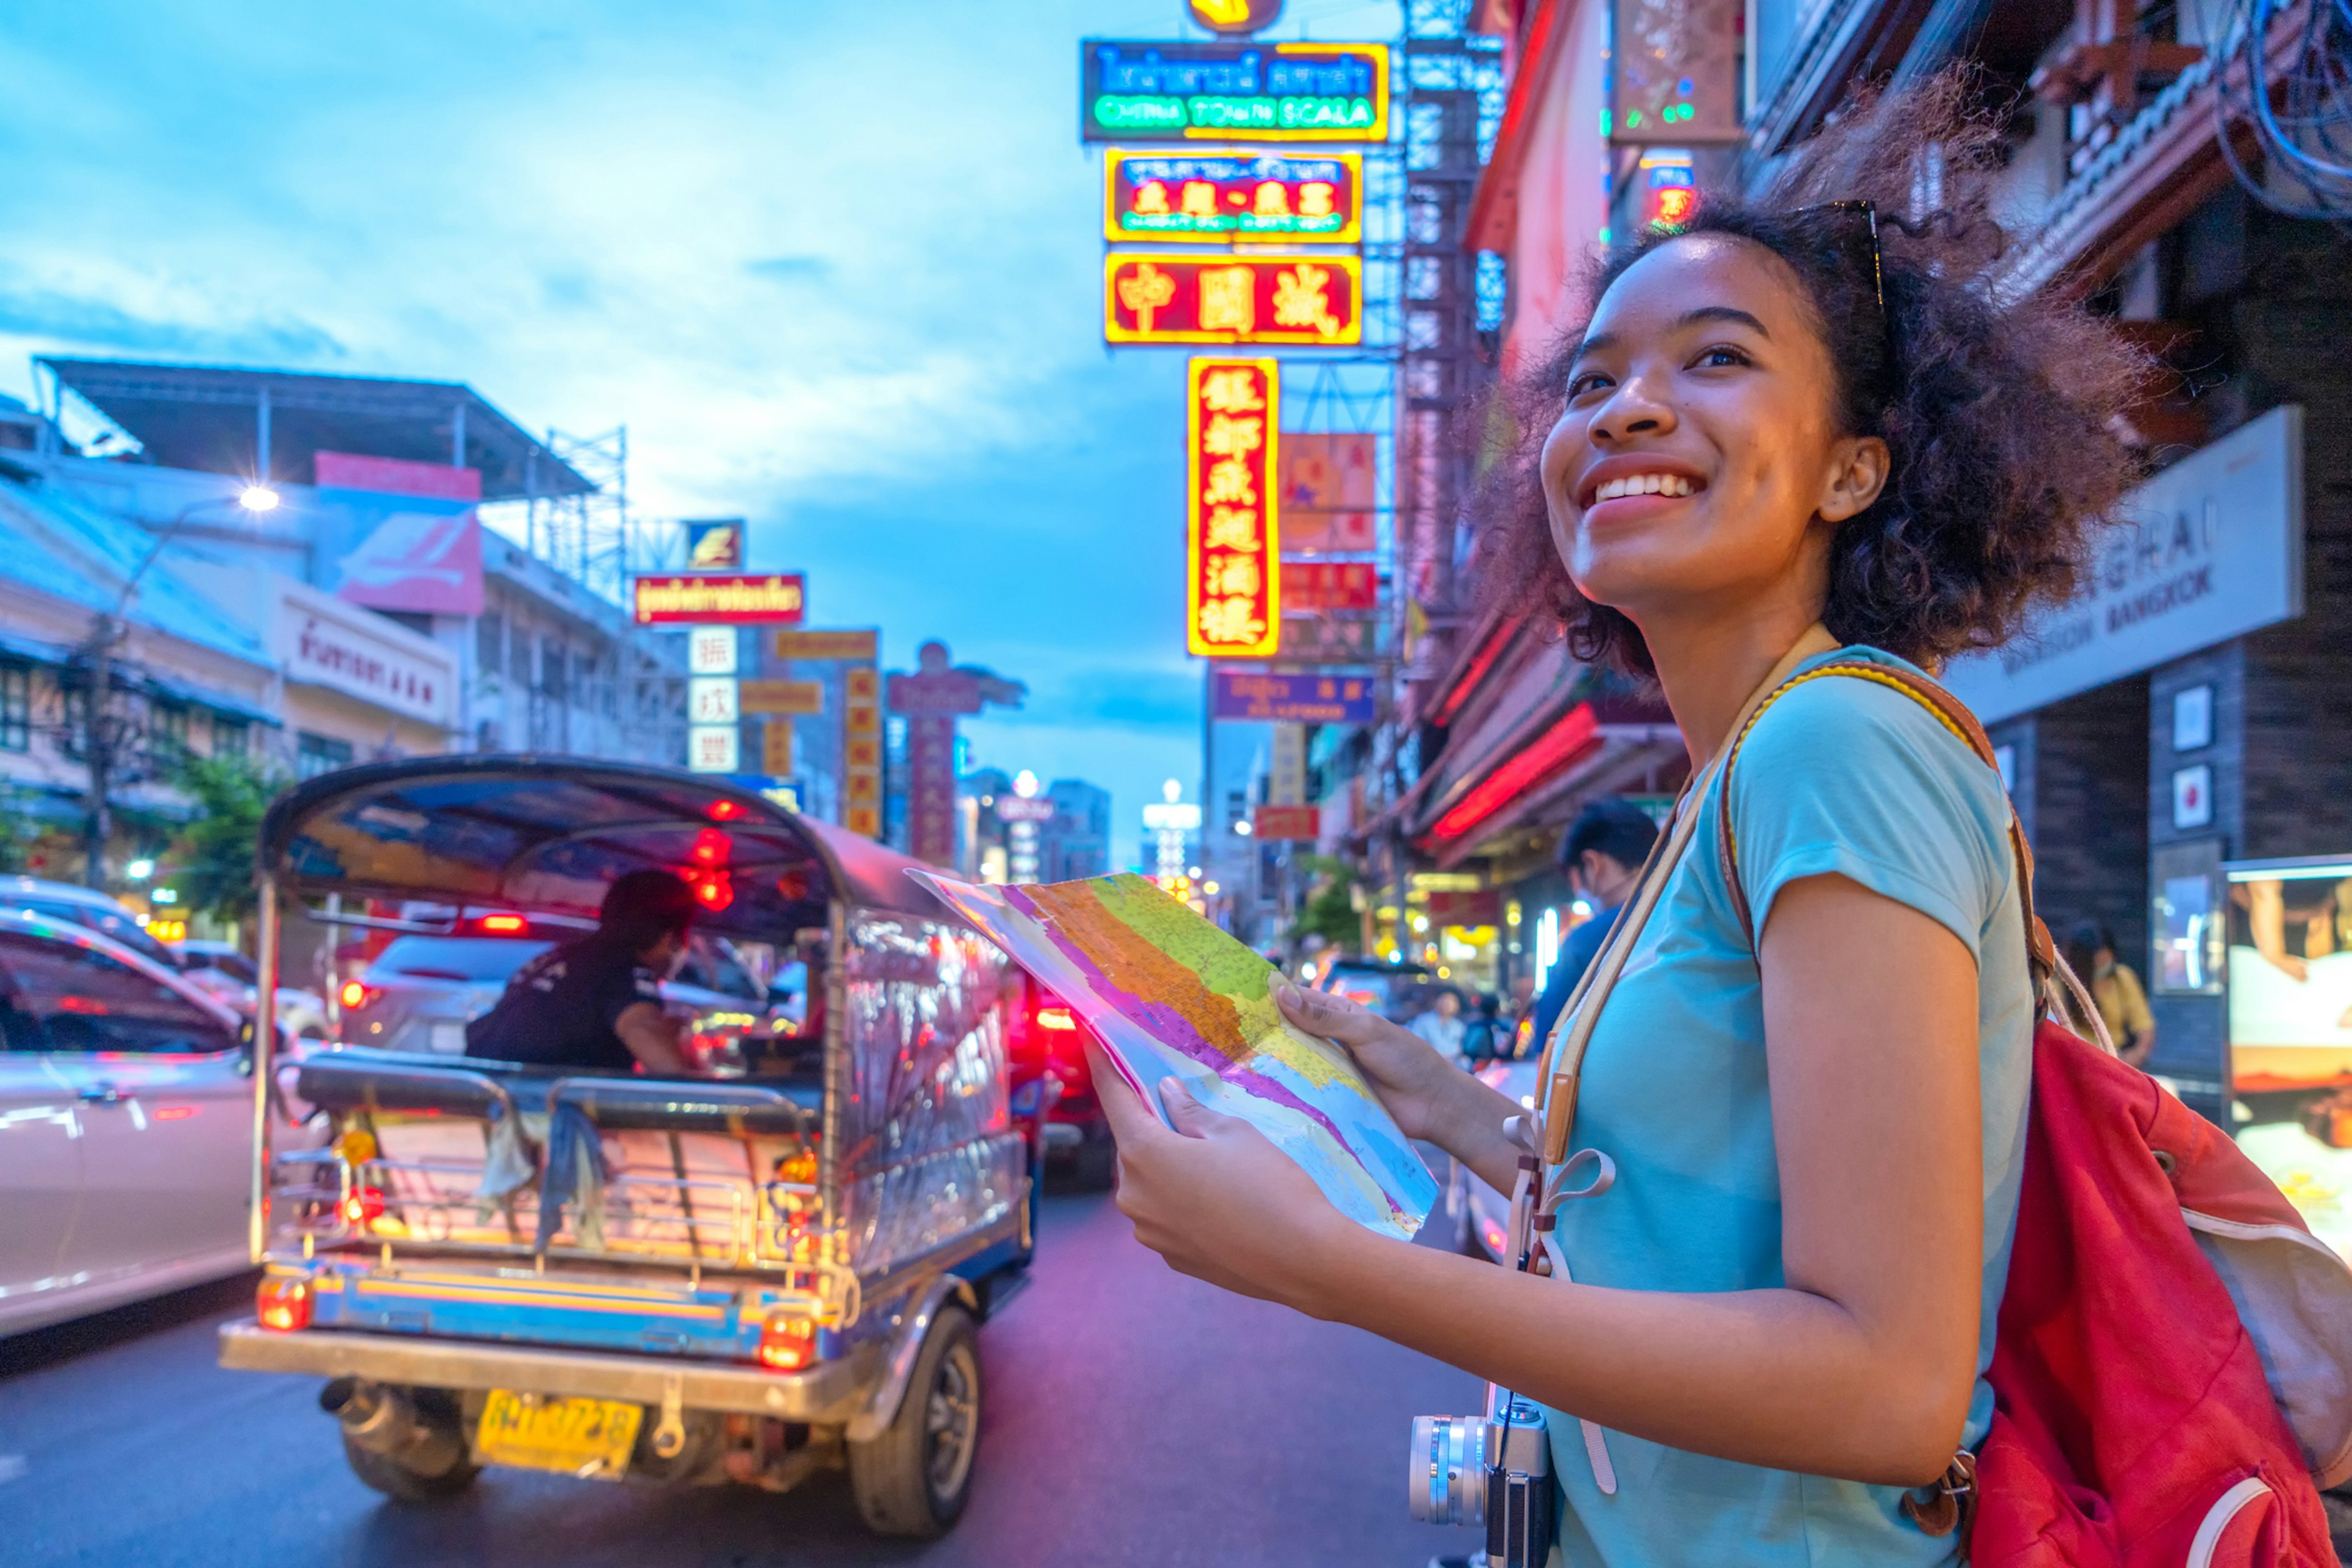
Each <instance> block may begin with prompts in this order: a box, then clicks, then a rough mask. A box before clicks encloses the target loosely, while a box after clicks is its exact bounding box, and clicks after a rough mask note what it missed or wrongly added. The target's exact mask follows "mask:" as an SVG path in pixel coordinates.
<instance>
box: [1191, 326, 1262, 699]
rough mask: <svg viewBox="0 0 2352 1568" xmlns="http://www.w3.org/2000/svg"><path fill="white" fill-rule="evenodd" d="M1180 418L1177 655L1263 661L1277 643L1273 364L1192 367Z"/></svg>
mask: <svg viewBox="0 0 2352 1568" xmlns="http://www.w3.org/2000/svg"><path fill="white" fill-rule="evenodd" d="M1184 409H1185V420H1184V424H1185V441H1184V471H1185V503H1186V504H1185V513H1184V516H1185V551H1184V558H1185V564H1186V577H1185V584H1184V615H1185V625H1184V646H1185V647H1186V648H1187V649H1188V650H1190V651H1191V652H1192V653H1196V654H1199V655H1202V656H1203V657H1204V658H1266V657H1268V656H1270V655H1271V654H1273V652H1274V651H1275V649H1276V647H1278V646H1279V644H1280V643H1281V640H1282V562H1281V557H1280V556H1279V555H1278V554H1277V553H1276V548H1277V542H1278V537H1279V526H1278V523H1277V521H1276V497H1275V485H1274V474H1275V445H1276V437H1275V427H1276V426H1277V425H1278V424H1279V423H1280V416H1281V409H1282V381H1281V366H1280V362H1279V361H1276V360H1270V359H1196V360H1194V361H1192V365H1191V374H1189V376H1188V377H1187V378H1186V382H1185V397H1184Z"/></svg>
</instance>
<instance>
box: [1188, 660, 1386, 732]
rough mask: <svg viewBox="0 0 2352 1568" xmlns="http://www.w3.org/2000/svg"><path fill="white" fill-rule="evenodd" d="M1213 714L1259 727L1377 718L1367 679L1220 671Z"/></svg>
mask: <svg viewBox="0 0 2352 1568" xmlns="http://www.w3.org/2000/svg"><path fill="white" fill-rule="evenodd" d="M1209 710H1210V712H1211V713H1212V714H1213V716H1214V717H1216V718H1219V719H1241V720H1248V721H1256V722H1259V723H1266V722H1274V723H1280V722H1285V721H1288V722H1292V723H1300V724H1369V723H1370V722H1372V721H1373V719H1374V717H1375V716H1376V715H1375V712H1374V700H1373V695H1372V679H1371V677H1370V676H1368V675H1260V674H1256V673H1255V672H1252V671H1248V670H1238V669H1221V670H1218V671H1217V672H1216V684H1215V686H1214V687H1213V689H1212V690H1211V694H1210V703H1209Z"/></svg>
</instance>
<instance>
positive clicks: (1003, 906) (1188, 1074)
mask: <svg viewBox="0 0 2352 1568" xmlns="http://www.w3.org/2000/svg"><path fill="white" fill-rule="evenodd" d="M907 874H908V876H910V877H912V878H914V879H916V880H917V881H919V882H921V883H922V884H923V885H924V886H925V887H927V888H929V889H931V890H932V891H934V892H936V893H938V894H939V896H940V898H942V899H944V900H947V902H948V903H949V904H950V905H951V906H952V907H953V908H954V909H955V910H956V912H957V913H959V914H961V915H962V916H963V917H964V918H965V919H966V920H968V921H971V923H972V924H974V925H976V926H978V927H979V928H980V929H981V930H982V931H984V932H986V933H987V935H988V936H989V938H990V939H991V940H992V941H993V942H995V943H996V945H997V946H999V947H1001V948H1003V950H1004V951H1005V952H1007V953H1009V954H1011V955H1012V957H1013V962H1015V963H1018V964H1020V965H1021V967H1022V968H1024V969H1025V970H1027V971H1028V972H1029V973H1031V974H1032V975H1034V976H1035V977H1036V979H1037V981H1038V983H1039V984H1043V985H1044V986H1045V987H1046V989H1048V990H1050V991H1052V992H1053V993H1054V994H1055V995H1056V996H1057V997H1059V998H1060V999H1061V1000H1062V1001H1063V1002H1066V1003H1067V1004H1068V1005H1070V1007H1071V1008H1072V1009H1073V1010H1075V1011H1076V1013H1077V1014H1078V1016H1080V1017H1082V1018H1084V1019H1085V1020H1086V1021H1087V1025H1088V1026H1090V1027H1091V1028H1092V1029H1093V1030H1094V1032H1095V1034H1096V1036H1097V1037H1098V1038H1099V1039H1100V1040H1101V1041H1102V1043H1103V1045H1104V1046H1105V1047H1108V1051H1109V1054H1110V1057H1111V1058H1112V1060H1113V1061H1114V1062H1116V1063H1117V1065H1118V1069H1119V1071H1120V1073H1121V1074H1123V1075H1124V1076H1125V1077H1126V1079H1127V1081H1128V1082H1129V1084H1130V1085H1132V1086H1133V1087H1134V1088H1135V1089H1136V1090H1137V1092H1138V1093H1139V1094H1141V1095H1142V1096H1143V1099H1144V1102H1145V1103H1146V1104H1148V1105H1150V1106H1151V1107H1153V1108H1154V1109H1155V1110H1160V1115H1161V1117H1162V1118H1163V1119H1165V1117H1166V1115H1167V1112H1166V1110H1165V1109H1164V1108H1162V1107H1161V1106H1160V1088H1159V1086H1160V1080H1161V1079H1167V1078H1173V1079H1176V1080H1177V1081H1178V1082H1179V1083H1181V1084H1182V1085H1183V1086H1184V1087H1185V1088H1186V1089H1190V1090H1191V1091H1192V1098H1193V1099H1195V1100H1199V1101H1200V1102H1201V1103H1202V1104H1203V1105H1205V1106H1208V1107H1209V1108H1210V1109H1212V1110H1219V1111H1223V1112H1224V1113H1225V1114H1226V1115H1228V1116H1238V1117H1240V1118H1242V1119H1243V1120H1244V1121H1247V1122H1249V1123H1250V1125H1252V1126H1253V1127H1255V1128H1256V1129H1257V1130H1258V1131H1261V1132H1263V1133H1265V1135H1266V1137H1267V1138H1268V1139H1269V1140H1271V1141H1272V1142H1273V1143H1274V1145H1275V1147H1276V1148H1278V1149H1280V1150H1281V1151H1282V1152H1284V1153H1286V1154H1287V1155H1289V1156H1290V1157H1291V1158H1292V1159H1293V1160H1295V1161H1297V1163H1298V1165H1299V1167H1300V1168H1301V1169H1302V1170H1304V1171H1306V1173H1307V1174H1308V1175H1309V1176H1312V1177H1313V1178H1314V1179H1315V1183H1316V1184H1317V1185H1318V1186H1319V1187H1321V1188H1322V1189H1323V1192H1324V1194H1326V1195H1327V1196H1328V1197H1329V1198H1330V1200H1331V1202H1332V1203H1333V1204H1334V1205H1337V1206H1338V1207H1339V1211H1340V1212H1341V1213H1343V1214H1345V1215H1348V1216H1349V1218H1351V1219H1355V1220H1357V1221H1360V1223H1362V1224H1364V1225H1367V1226H1370V1227H1371V1228H1372V1229H1374V1230H1378V1231H1383V1232H1386V1233H1387V1234H1389V1235H1391V1236H1398V1237H1408V1238H1409V1237H1412V1234H1413V1233H1414V1232H1415V1231H1418V1230H1419V1229H1420V1228H1421V1226H1422V1222H1423V1220H1424V1219H1426V1218H1427V1217H1428V1216H1429V1210H1430V1205H1432V1204H1433V1202H1434V1201H1435V1200H1436V1196H1437V1184H1436V1182H1435V1181H1434V1180H1433V1179H1432V1178H1431V1176H1430V1173H1429V1167H1428V1166H1427V1165H1425V1164H1423V1163H1422V1159H1421V1156H1420V1155H1419V1154H1417V1153H1415V1152H1413V1147H1412V1141H1411V1140H1410V1139H1408V1138H1406V1137H1405V1135H1404V1133H1403V1132H1402V1131H1401V1130H1400V1129H1399V1128H1398V1127H1397V1124H1396V1122H1395V1121H1393V1120H1391V1118H1390V1116H1389V1113H1388V1111H1387V1110H1385V1109H1384V1108H1383V1107H1382V1106H1381V1102H1380V1100H1379V1099H1378V1098H1377V1097H1376V1096H1375V1095H1374V1094H1373V1092H1372V1089H1371V1086H1370V1084H1368V1083H1366V1082H1365V1081H1364V1077H1363V1075H1362V1074H1361V1073H1360V1072H1359V1071H1358V1070H1357V1069H1356V1064H1355V1063H1354V1062H1353V1061H1351V1060H1349V1058H1348V1055H1347V1053H1346V1052H1345V1051H1343V1050H1341V1049H1340V1048H1339V1047H1338V1046H1335V1045H1332V1044H1330V1043H1329V1042H1328V1041H1326V1040H1319V1039H1317V1038H1316V1037H1313V1036H1312V1035H1308V1034H1307V1033H1305V1032H1303V1031H1302V1030H1300V1029H1299V1028H1298V1027H1297V1026H1295V1025H1293V1024H1292V1023H1291V1022H1290V1021H1289V1020H1288V1019H1286V1018H1285V1017H1284V1016H1282V1012H1281V1009H1280V1008H1278V1007H1277V1006H1276V1005H1275V1001H1274V997H1273V995H1272V994H1271V991H1270V989H1269V987H1270V984H1271V983H1272V982H1273V981H1274V980H1275V979H1276V971H1275V968H1274V966H1273V965H1272V964H1270V963H1266V961H1265V960H1264V959H1263V958H1260V957H1259V956H1258V955H1257V954H1256V953H1255V952H1251V951H1250V950H1249V949H1248V948H1246V947H1244V946H1243V945H1242V944H1241V943H1240V942H1236V941H1235V940H1234V938H1233V937H1232V936H1230V935H1229V934H1227V933H1226V932H1224V931H1221V930H1219V929H1218V928H1217V927H1216V926H1214V925H1213V924H1211V923H1210V922H1209V921H1205V920H1203V919H1202V918H1201V917H1200V916H1199V915H1197V914H1194V913H1193V912H1192V910H1191V909H1190V908H1189V907H1188V906H1186V905H1184V904H1181V903H1180V902H1178V901H1177V900H1175V899H1172V898H1171V897H1170V896H1169V895H1168V894H1166V893H1165V892H1162V891H1161V890H1160V888H1159V887H1158V886H1157V885H1156V884H1154V883H1153V882H1152V881H1150V879H1148V878H1144V877H1139V876H1137V875H1135V874H1133V873H1132V872H1123V873H1121V874H1119V875H1118V876H1115V877H1093V878H1089V879H1086V880H1084V881H1078V882H1047V883H1028V884H1023V885H1017V886H995V885H992V886H988V887H975V886H973V885H971V883H968V882H958V881H953V880H950V879H948V878H945V877H937V876H933V875H931V874H929V872H924V871H909V872H908V873H907Z"/></svg>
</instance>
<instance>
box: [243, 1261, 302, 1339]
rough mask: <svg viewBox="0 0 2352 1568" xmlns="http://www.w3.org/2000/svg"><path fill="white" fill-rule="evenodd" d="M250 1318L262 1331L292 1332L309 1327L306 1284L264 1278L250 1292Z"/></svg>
mask: <svg viewBox="0 0 2352 1568" xmlns="http://www.w3.org/2000/svg"><path fill="white" fill-rule="evenodd" d="M253 1309H254V1311H253V1315H254V1316H255V1317H256V1318H257V1319H259V1320H260V1322H261V1326H262V1327H263V1328H265V1329H273V1330H276V1331H278V1332H279V1333H292V1332H293V1331H296V1330H297V1329H307V1328H309V1327H310V1281H309V1280H308V1279H288V1278H285V1277H283V1276H280V1275H266V1276H264V1277H263V1279H262V1281H261V1285H260V1288H259V1289H257V1290H255V1291H254V1293H253Z"/></svg>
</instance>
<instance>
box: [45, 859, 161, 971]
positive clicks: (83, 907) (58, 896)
mask: <svg viewBox="0 0 2352 1568" xmlns="http://www.w3.org/2000/svg"><path fill="white" fill-rule="evenodd" d="M0 910H14V911H16V913H19V914H27V915H38V916H41V917H42V918H43V919H46V920H53V921H72V922H73V923H74V924H76V925H78V926H84V927H87V928H88V929H89V930H91V931H96V932H98V934H99V935H100V936H102V937H105V938H107V939H109V940H110V941H112V942H121V944H122V945H123V946H125V947H127V948H129V949H130V950H131V952H135V953H137V954H139V956H140V957H142V958H144V959H146V960H148V961H149V962H151V963H160V964H162V965H163V967H164V968H166V969H177V968H178V967H179V966H180V965H179V961H178V960H177V959H175V958H173V956H172V950H171V949H170V948H168V947H165V946H164V945H163V943H162V942H157V941H156V940H155V939H154V938H153V937H152V936H149V935H148V934H147V930H146V928H145V927H144V926H142V925H141V924H140V923H139V917H138V916H137V915H135V914H132V913H131V910H129V909H127V908H125V907H124V906H123V905H122V904H121V903H120V902H118V901H117V900H113V899H110V898H109V897H107V896H106V895H105V894H104V893H101V892H100V891H99V890H98V889H95V888H85V887H83V886H81V885H80V884H79V882H52V881H50V880H48V879H47V878H45V877H0Z"/></svg>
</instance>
